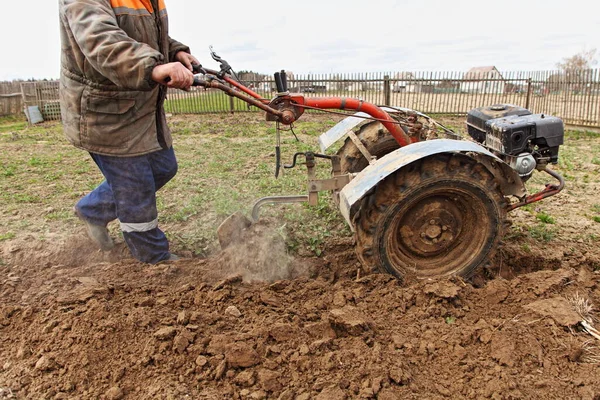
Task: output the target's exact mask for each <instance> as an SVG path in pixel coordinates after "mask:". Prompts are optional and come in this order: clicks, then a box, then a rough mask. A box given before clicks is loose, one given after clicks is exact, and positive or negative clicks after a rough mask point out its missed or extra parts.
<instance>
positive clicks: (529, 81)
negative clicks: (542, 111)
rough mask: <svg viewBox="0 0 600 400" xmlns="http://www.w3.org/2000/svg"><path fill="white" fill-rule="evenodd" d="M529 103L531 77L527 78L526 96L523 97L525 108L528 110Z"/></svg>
mask: <svg viewBox="0 0 600 400" xmlns="http://www.w3.org/2000/svg"><path fill="white" fill-rule="evenodd" d="M530 104H531V77H529V78H527V98H526V99H525V108H526V109H528V110H529V105H530Z"/></svg>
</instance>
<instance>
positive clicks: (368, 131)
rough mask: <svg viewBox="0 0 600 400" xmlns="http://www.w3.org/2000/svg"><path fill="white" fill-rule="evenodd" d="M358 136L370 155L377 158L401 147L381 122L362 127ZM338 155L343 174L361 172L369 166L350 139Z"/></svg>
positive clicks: (347, 139)
mask: <svg viewBox="0 0 600 400" xmlns="http://www.w3.org/2000/svg"><path fill="white" fill-rule="evenodd" d="M356 136H358V138H359V139H360V141H361V142H362V144H363V145H364V146H365V147H366V148H367V150H368V151H369V153H371V155H373V156H376V157H377V158H381V157H383V156H384V155H386V154H388V153H391V152H392V151H394V150H396V149H397V148H399V147H400V145H399V144H398V142H397V141H396V139H394V137H393V136H392V135H391V134H390V133H389V132H388V131H387V129H385V128H384V127H383V125H382V124H381V122H377V121H373V122H369V123H367V124H365V125H363V126H361V127H360V129H359V130H358V132H357V133H356ZM337 155H338V156H340V164H341V167H342V173H347V172H360V171H362V170H363V169H365V167H366V166H367V165H369V161H368V160H367V159H366V158H365V156H363V154H362V153H361V152H360V150H358V147H356V145H355V144H354V142H353V141H352V139H350V138H346V141H345V142H344V145H343V146H342V147H341V148H340V150H338V152H337Z"/></svg>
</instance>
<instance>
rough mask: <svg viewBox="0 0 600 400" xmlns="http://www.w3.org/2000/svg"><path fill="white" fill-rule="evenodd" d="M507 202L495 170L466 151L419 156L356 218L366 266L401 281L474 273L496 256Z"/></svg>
mask: <svg viewBox="0 0 600 400" xmlns="http://www.w3.org/2000/svg"><path fill="white" fill-rule="evenodd" d="M505 219H506V202H505V200H504V197H503V196H502V194H501V193H500V191H499V189H498V185H497V184H496V182H495V181H494V178H493V176H492V175H491V174H490V173H489V171H488V170H487V169H486V168H485V167H484V166H483V165H481V164H478V163H477V162H476V161H475V160H473V159H472V158H470V157H467V156H465V155H461V154H440V155H436V156H432V157H429V158H426V159H423V160H420V161H417V162H415V163H414V164H411V165H409V166H407V167H405V168H403V169H401V170H399V171H397V172H396V173H395V174H393V175H391V176H389V177H387V178H386V179H385V180H383V181H382V182H380V183H379V184H378V185H377V186H376V188H375V190H374V191H372V192H371V193H370V194H369V195H367V196H365V198H363V200H362V202H361V205H360V208H359V210H358V212H357V215H356V217H355V219H354V222H355V230H356V241H357V248H356V250H357V254H358V257H359V259H360V260H361V262H362V263H363V265H365V266H366V267H367V268H369V269H374V270H380V271H384V272H388V273H390V274H392V275H395V276H396V277H398V278H401V279H405V280H407V279H410V278H417V279H424V278H435V277H442V276H448V275H459V276H462V277H469V276H470V275H472V274H473V272H474V271H475V270H476V269H477V268H478V267H480V266H483V265H484V264H485V263H487V261H488V260H489V259H490V258H491V257H492V256H493V254H494V252H495V251H496V249H497V247H498V245H499V242H500V240H501V238H502V235H503V230H504V226H505Z"/></svg>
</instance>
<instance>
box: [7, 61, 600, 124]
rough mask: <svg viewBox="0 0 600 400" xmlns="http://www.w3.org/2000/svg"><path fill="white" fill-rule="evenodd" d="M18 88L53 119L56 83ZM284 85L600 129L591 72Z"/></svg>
mask: <svg viewBox="0 0 600 400" xmlns="http://www.w3.org/2000/svg"><path fill="white" fill-rule="evenodd" d="M242 82H243V83H244V84H245V85H246V86H248V87H250V88H252V89H253V90H254V91H255V92H257V93H259V94H260V95H261V96H263V97H264V98H271V97H273V96H274V94H275V82H274V80H273V77H271V76H260V75H258V74H254V75H253V76H252V79H244V77H242ZM20 86H21V87H20V89H21V90H20V91H21V92H22V99H23V102H24V104H23V105H22V109H23V107H25V108H26V107H28V106H32V105H34V106H37V107H38V108H39V110H40V111H41V112H42V114H43V115H44V118H45V119H58V118H60V113H59V108H58V105H57V104H58V103H57V101H58V84H57V83H56V82H23V83H21V85H20ZM288 86H289V88H290V91H292V92H299V93H303V94H304V95H305V96H307V97H324V96H342V97H355V98H361V99H362V100H364V101H368V102H371V103H374V104H378V105H389V106H397V107H407V108H412V109H415V110H418V111H421V112H424V113H429V114H451V115H464V114H466V113H467V112H468V111H469V110H471V109H473V108H476V107H482V106H488V105H492V104H497V103H507V104H514V105H517V106H521V107H525V108H528V109H530V110H532V111H533V112H535V113H547V114H551V115H555V116H557V117H561V118H562V119H563V120H564V121H565V123H567V124H570V125H578V126H583V127H594V128H600V70H598V69H590V70H584V71H576V72H572V73H564V72H559V71H539V72H503V73H500V72H498V71H497V70H496V69H495V68H494V69H491V70H489V71H485V72H476V73H473V72H469V73H464V72H398V73H357V74H310V75H294V74H291V73H290V74H289V75H288ZM1 87H2V84H0V88H1ZM1 93H3V91H2V90H1V89H0V94H1ZM0 100H1V99H0ZM13 108H14V107H13ZM165 108H166V110H167V112H169V113H173V114H188V113H216V112H246V111H256V108H254V107H250V106H248V105H247V104H246V103H244V102H243V101H241V100H239V99H236V98H231V97H229V96H227V95H226V94H224V93H223V92H221V91H219V90H215V89H210V90H204V89H202V88H192V90H191V91H189V92H182V91H179V90H169V93H168V97H167V102H166V104H165ZM2 109H3V108H2V107H0V110H2Z"/></svg>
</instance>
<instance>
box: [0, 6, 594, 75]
mask: <svg viewBox="0 0 600 400" xmlns="http://www.w3.org/2000/svg"><path fill="white" fill-rule="evenodd" d="M166 4H167V9H168V11H169V21H170V33H171V36H172V37H173V38H175V39H177V40H179V41H181V42H184V43H186V44H187V45H189V46H190V47H191V49H192V52H193V54H194V55H196V57H197V58H198V59H199V60H200V62H201V63H202V64H203V65H205V66H207V67H209V68H217V65H216V63H215V62H214V61H212V59H210V56H209V52H208V46H209V45H213V46H214V48H215V50H216V52H217V53H218V54H219V55H220V56H221V57H223V58H225V59H226V60H228V61H229V63H230V64H231V65H232V66H233V68H234V69H235V70H252V71H257V72H261V73H269V74H270V73H273V72H274V71H277V70H280V69H286V70H289V71H293V72H294V73H300V74H302V73H337V72H340V73H341V72H391V71H466V70H468V69H469V68H471V67H474V66H484V65H495V66H496V67H497V68H498V69H499V70H500V71H516V70H529V71H531V70H547V69H554V68H555V66H556V63H557V62H559V61H561V60H562V59H563V58H564V57H568V56H572V55H574V54H576V53H579V52H581V51H585V50H590V49H593V48H597V49H598V50H599V51H600V2H599V1H598V0H570V1H564V0H560V1H559V0H545V1H537V0H518V1H517V0H502V1H481V0H477V1H475V0H456V1H450V0H445V1H441V0H412V1H391V0H368V1H363V2H359V1H354V0H344V1H338V0H320V1H317V0H297V1H275V0H265V1H260V0H257V1H243V2H242V1H239V0H231V1H220V2H219V1H213V2H209V1H200V0H166ZM220 6H222V7H223V9H222V10H221V9H219V7H220ZM3 10H4V11H3V15H4V17H3V18H2V23H0V35H1V36H0V37H2V41H1V42H0V46H1V49H0V54H1V55H2V62H1V63H0V81H2V80H12V79H19V78H23V79H26V78H58V76H59V60H60V54H59V52H60V44H59V34H58V0H28V1H23V0H19V1H5V2H4V4H3ZM597 58H600V56H597ZM596 66H599V65H596Z"/></svg>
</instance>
